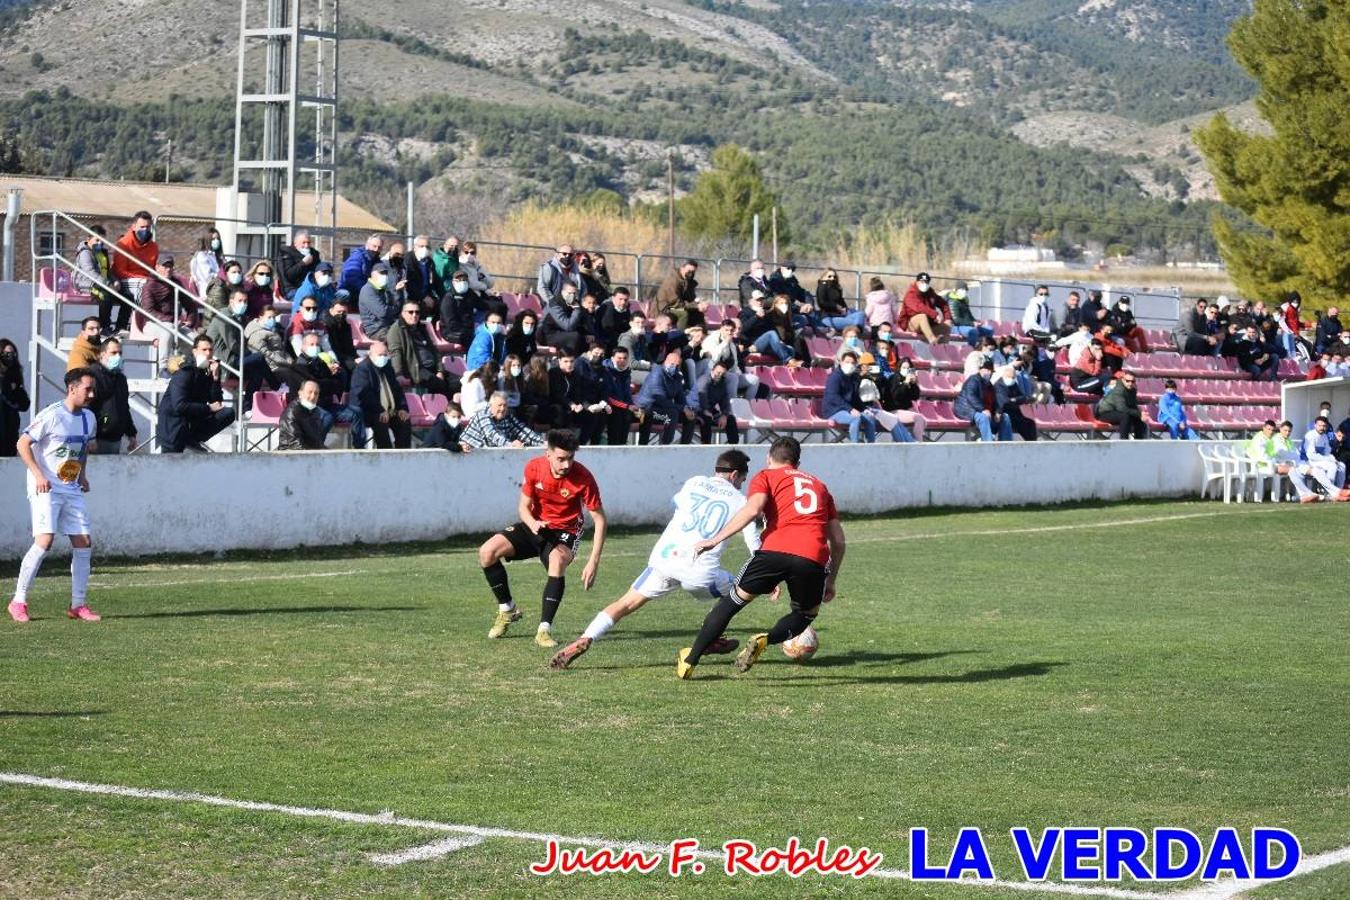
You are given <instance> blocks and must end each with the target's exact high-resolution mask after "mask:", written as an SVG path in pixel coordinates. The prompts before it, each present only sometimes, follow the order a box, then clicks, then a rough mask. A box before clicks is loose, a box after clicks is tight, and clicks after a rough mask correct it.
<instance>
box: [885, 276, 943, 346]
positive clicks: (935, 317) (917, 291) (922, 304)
mask: <svg viewBox="0 0 1350 900" xmlns="http://www.w3.org/2000/svg"><path fill="white" fill-rule="evenodd" d="M945 305H946V304H945V303H944V301H943V300H942V299H941V298H940V297H938V294H937V291H935V290H933V284H932V279H931V278H930V277H929V275H928V273H927V272H920V273H919V276H918V277H917V278H915V279H914V283H913V284H911V285H910V286H909V290H908V291H906V292H905V302H904V303H903V304H902V305H901V307H900V318H899V320H898V321H897V323H896V324H898V325H899V326H900V327H901V328H903V329H904V330H905V331H913V332H915V333H917V334H920V335H922V336H923V339H924V340H925V341H927V342H928V343H930V344H945V343H946V342H947V339H948V338H949V337H950V336H951V332H952V327H951V322H950V321H949V319H950V317H949V316H947V315H946V314H945V313H944V312H943V308H944V307H945Z"/></svg>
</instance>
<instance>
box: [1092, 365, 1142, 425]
mask: <svg viewBox="0 0 1350 900" xmlns="http://www.w3.org/2000/svg"><path fill="white" fill-rule="evenodd" d="M1097 418H1099V419H1101V420H1102V421H1103V422H1110V423H1111V424H1112V425H1115V426H1116V429H1117V430H1116V433H1117V434H1119V435H1120V439H1121V440H1125V439H1126V438H1134V439H1135V440H1142V439H1144V438H1146V437H1148V423H1147V422H1145V421H1144V413H1143V411H1142V410H1140V409H1139V392H1138V390H1137V389H1136V388H1135V384H1134V373H1133V372H1121V373H1120V377H1119V378H1117V379H1116V383H1115V385H1114V386H1112V388H1111V390H1109V391H1107V392H1106V396H1105V397H1103V398H1102V399H1101V400H1100V401H1099V402H1098V403H1097Z"/></svg>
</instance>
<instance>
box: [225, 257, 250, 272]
mask: <svg viewBox="0 0 1350 900" xmlns="http://www.w3.org/2000/svg"><path fill="white" fill-rule="evenodd" d="M243 267H244V264H243V263H241V262H240V261H239V260H237V259H227V260H225V265H223V266H221V267H220V270H221V271H222V272H223V271H225V270H226V269H242V268H243Z"/></svg>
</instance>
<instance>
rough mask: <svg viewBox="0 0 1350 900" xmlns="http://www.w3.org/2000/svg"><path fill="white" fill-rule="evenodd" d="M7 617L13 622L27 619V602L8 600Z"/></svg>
mask: <svg viewBox="0 0 1350 900" xmlns="http://www.w3.org/2000/svg"><path fill="white" fill-rule="evenodd" d="M9 617H10V618H11V619H13V620H14V621H15V622H27V621H28V604H27V603H20V602H19V601H18V600H11V601H10V602H9Z"/></svg>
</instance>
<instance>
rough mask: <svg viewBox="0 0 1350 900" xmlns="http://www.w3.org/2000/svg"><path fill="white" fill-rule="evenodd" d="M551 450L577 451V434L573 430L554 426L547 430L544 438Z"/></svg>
mask: <svg viewBox="0 0 1350 900" xmlns="http://www.w3.org/2000/svg"><path fill="white" fill-rule="evenodd" d="M544 441H545V442H546V443H547V444H548V446H549V448H550V449H552V450H566V451H567V452H568V453H576V452H577V446H578V443H577V436H576V434H575V433H574V432H571V431H568V430H567V429H566V428H554V429H552V430H550V431H549V433H548V436H547V437H545V438H544Z"/></svg>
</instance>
